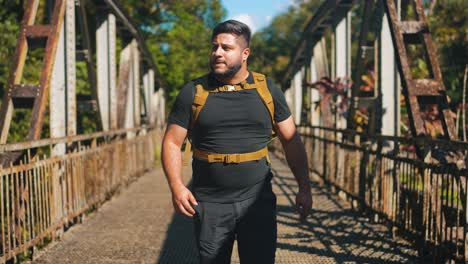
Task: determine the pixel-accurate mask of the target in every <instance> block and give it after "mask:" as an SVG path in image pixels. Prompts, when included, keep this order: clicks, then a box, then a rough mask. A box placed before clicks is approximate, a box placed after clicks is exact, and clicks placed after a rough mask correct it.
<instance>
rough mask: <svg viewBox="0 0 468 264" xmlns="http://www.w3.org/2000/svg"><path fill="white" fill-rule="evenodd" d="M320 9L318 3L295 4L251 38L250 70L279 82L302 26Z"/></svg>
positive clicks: (297, 2)
mask: <svg viewBox="0 0 468 264" xmlns="http://www.w3.org/2000/svg"><path fill="white" fill-rule="evenodd" d="M319 6H320V3H318V1H296V4H295V5H292V6H291V7H289V8H288V10H286V11H285V12H284V13H281V14H279V15H277V16H275V17H274V18H273V20H272V22H271V24H270V25H269V26H267V27H265V28H264V29H262V30H261V31H259V32H257V33H255V35H254V36H253V38H252V45H251V46H252V53H251V56H250V65H251V66H250V68H251V69H253V70H257V71H261V72H264V73H265V74H267V75H268V76H269V77H271V78H272V79H273V80H275V81H276V82H277V83H279V82H281V80H282V78H283V77H284V74H285V71H286V69H287V67H288V65H289V62H290V59H291V56H292V55H293V52H294V49H295V47H296V45H297V43H298V42H299V40H300V38H301V35H302V31H303V30H304V27H305V24H306V23H307V21H308V20H309V19H310V18H311V17H312V16H313V14H314V13H315V11H316V10H317V8H318V7H319Z"/></svg>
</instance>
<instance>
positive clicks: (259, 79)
mask: <svg viewBox="0 0 468 264" xmlns="http://www.w3.org/2000/svg"><path fill="white" fill-rule="evenodd" d="M252 75H253V78H254V81H255V83H254V84H253V85H254V86H255V87H256V88H257V92H258V95H259V96H260V98H261V99H262V101H263V103H264V104H265V106H266V107H267V109H268V112H269V113H270V117H271V123H272V124H275V104H274V102H273V96H271V93H270V89H268V86H267V81H266V77H265V75H263V74H261V73H256V72H252Z"/></svg>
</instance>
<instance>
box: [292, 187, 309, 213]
mask: <svg viewBox="0 0 468 264" xmlns="http://www.w3.org/2000/svg"><path fill="white" fill-rule="evenodd" d="M296 210H297V212H298V213H299V215H300V218H301V221H303V220H305V219H306V217H307V216H309V215H310V213H311V210H312V194H311V192H310V187H309V186H307V187H304V188H299V192H298V193H297V195H296Z"/></svg>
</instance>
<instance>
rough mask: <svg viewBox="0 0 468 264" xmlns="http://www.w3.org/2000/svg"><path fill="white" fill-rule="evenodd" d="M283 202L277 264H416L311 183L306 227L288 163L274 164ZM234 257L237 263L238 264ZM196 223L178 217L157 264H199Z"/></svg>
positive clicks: (378, 228)
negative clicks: (296, 208) (297, 210)
mask: <svg viewBox="0 0 468 264" xmlns="http://www.w3.org/2000/svg"><path fill="white" fill-rule="evenodd" d="M273 166H274V168H275V177H274V178H273V186H274V191H275V193H276V195H277V198H278V205H277V220H278V243H277V252H276V263H417V254H416V251H415V250H414V249H413V248H412V247H411V245H410V244H409V243H408V242H405V241H401V240H393V239H392V238H391V234H390V232H389V231H388V229H387V228H386V227H385V226H383V225H381V224H374V223H371V222H369V221H368V219H366V218H365V217H363V216H361V215H359V214H358V212H356V211H353V210H352V209H351V208H350V206H349V205H348V204H347V203H346V202H343V201H342V200H340V198H338V197H337V196H336V195H334V194H331V193H329V192H328V191H327V190H326V189H324V188H323V187H321V186H319V184H318V183H315V182H314V183H312V185H311V188H312V193H313V199H314V205H313V207H314V210H313V213H312V216H311V217H309V218H308V219H307V222H304V223H301V222H300V221H299V219H298V215H297V214H296V213H295V212H294V207H293V205H294V200H295V194H296V192H297V185H296V182H295V180H294V177H293V176H292V174H291V172H290V171H289V169H288V168H287V167H286V166H285V164H284V163H282V162H281V161H279V160H277V159H273ZM236 255H237V254H236V253H235V252H233V263H238V262H237V261H238V260H237V259H236V258H235V256H236ZM197 256H198V254H197V252H196V244H195V240H194V229H193V224H192V220H191V219H190V218H187V217H184V216H182V215H179V214H175V215H174V216H173V219H172V222H171V224H170V226H169V229H168V231H167V237H166V240H165V242H164V245H163V247H162V249H161V254H160V258H159V259H158V261H157V263H198V257H197Z"/></svg>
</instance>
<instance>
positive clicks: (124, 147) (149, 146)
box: [0, 127, 161, 263]
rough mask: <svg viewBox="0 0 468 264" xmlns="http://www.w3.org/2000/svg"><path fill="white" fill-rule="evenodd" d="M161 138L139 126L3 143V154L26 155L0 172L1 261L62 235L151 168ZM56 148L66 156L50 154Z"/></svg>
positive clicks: (154, 130) (148, 129)
mask: <svg viewBox="0 0 468 264" xmlns="http://www.w3.org/2000/svg"><path fill="white" fill-rule="evenodd" d="M160 135H161V130H160V129H155V128H144V127H140V128H135V129H123V130H117V131H112V132H100V133H94V134H90V135H81V136H73V137H64V138H57V139H45V140H38V141H30V142H24V143H15V144H6V145H0V152H3V153H10V152H11V153H13V152H17V151H24V152H27V153H28V155H26V158H25V160H24V161H22V162H21V163H20V164H18V165H10V166H8V167H3V168H0V229H1V231H0V232H1V238H0V239H1V241H0V245H1V248H0V261H1V262H2V263H5V261H7V260H9V259H13V258H17V255H18V254H20V253H24V254H28V253H29V252H30V249H31V248H33V247H34V246H36V245H38V244H41V243H43V242H44V241H45V240H50V239H55V238H56V237H59V236H60V235H61V234H62V233H63V230H64V227H67V226H69V225H70V224H73V223H74V222H77V221H78V222H79V221H80V220H81V216H82V215H83V214H84V213H85V212H86V211H88V210H91V209H93V208H96V207H98V206H99V205H100V204H101V203H102V202H103V201H105V200H107V199H108V198H109V197H110V196H111V195H112V194H113V193H114V192H116V191H118V190H119V189H120V187H122V186H125V185H127V184H128V183H129V182H131V181H132V180H134V179H136V178H137V177H138V176H140V175H142V174H143V173H144V172H145V171H147V170H149V169H151V168H152V167H153V166H154V164H155V157H156V156H155V155H156V153H155V150H156V146H157V143H159V141H160V139H159V138H160ZM57 147H59V148H60V147H62V148H65V149H66V154H64V155H61V156H51V155H50V153H54V151H52V149H53V148H57Z"/></svg>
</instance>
